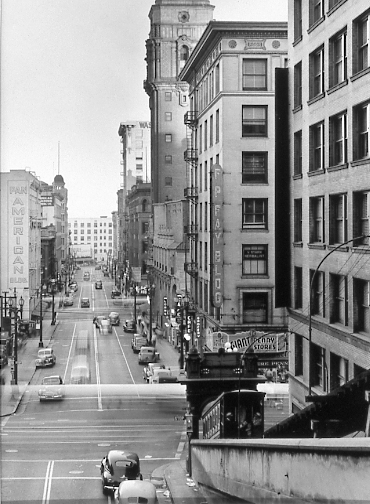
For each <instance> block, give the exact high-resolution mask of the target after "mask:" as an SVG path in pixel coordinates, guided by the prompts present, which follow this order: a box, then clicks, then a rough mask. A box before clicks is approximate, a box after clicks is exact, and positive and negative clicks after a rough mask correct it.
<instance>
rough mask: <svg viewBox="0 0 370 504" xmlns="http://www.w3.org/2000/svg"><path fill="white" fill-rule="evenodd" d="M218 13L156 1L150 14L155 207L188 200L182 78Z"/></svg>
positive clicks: (192, 1)
mask: <svg viewBox="0 0 370 504" xmlns="http://www.w3.org/2000/svg"><path fill="white" fill-rule="evenodd" d="M213 9H214V7H213V6H212V5H210V2H209V0H186V1H184V0H171V1H170V0H156V2H155V5H153V6H152V8H151V10H150V13H149V18H150V33H149V38H148V40H147V41H146V61H147V77H146V81H145V83H144V88H145V91H146V93H147V94H148V95H149V106H150V113H151V132H152V143H151V145H152V147H151V149H152V158H151V170H152V196H153V203H163V202H165V201H172V200H179V199H182V198H183V197H184V187H185V184H186V175H185V170H184V157H183V153H184V151H185V149H186V137H185V127H184V122H183V117H184V113H185V112H186V110H187V109H188V106H189V103H188V85H187V83H185V82H181V81H180V80H179V79H178V75H179V73H180V71H181V70H182V68H183V67H184V65H185V63H186V61H187V59H188V58H189V55H190V53H191V51H192V50H193V48H194V47H195V45H196V43H197V42H198V40H199V39H200V37H201V35H202V33H203V31H204V29H205V28H206V26H207V24H208V22H209V21H210V20H211V19H212V13H213Z"/></svg>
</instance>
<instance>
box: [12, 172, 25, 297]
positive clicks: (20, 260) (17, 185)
mask: <svg viewBox="0 0 370 504" xmlns="http://www.w3.org/2000/svg"><path fill="white" fill-rule="evenodd" d="M28 201H29V195H28V182H27V181H16V180H9V181H8V216H9V219H8V222H9V233H8V257H9V284H10V285H9V286H10V287H17V288H18V287H19V288H25V287H28V277H29V274H28V265H29V257H28V254H29V250H28V249H29V246H28V222H27V216H28Z"/></svg>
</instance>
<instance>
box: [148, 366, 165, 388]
mask: <svg viewBox="0 0 370 504" xmlns="http://www.w3.org/2000/svg"><path fill="white" fill-rule="evenodd" d="M154 369H166V366H165V365H164V364H160V363H159V362H149V363H148V365H147V366H145V368H144V369H143V378H144V380H145V381H146V382H147V383H149V378H150V377H151V376H152V375H153V370H154Z"/></svg>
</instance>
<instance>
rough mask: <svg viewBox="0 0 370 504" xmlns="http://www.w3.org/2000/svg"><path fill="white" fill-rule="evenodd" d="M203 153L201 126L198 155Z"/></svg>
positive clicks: (200, 127)
mask: <svg viewBox="0 0 370 504" xmlns="http://www.w3.org/2000/svg"><path fill="white" fill-rule="evenodd" d="M201 152H203V126H202V124H201V125H200V126H199V154H200V153H201Z"/></svg>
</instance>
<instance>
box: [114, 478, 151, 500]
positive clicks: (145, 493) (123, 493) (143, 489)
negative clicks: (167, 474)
mask: <svg viewBox="0 0 370 504" xmlns="http://www.w3.org/2000/svg"><path fill="white" fill-rule="evenodd" d="M118 496H119V498H122V499H128V498H129V497H144V498H146V499H155V497H156V487H155V485H153V483H151V482H150V481H141V480H125V481H122V482H121V483H120V486H119V488H118ZM135 502H136V501H135ZM149 502H150V501H149ZM152 502H155V500H154V501H152Z"/></svg>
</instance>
